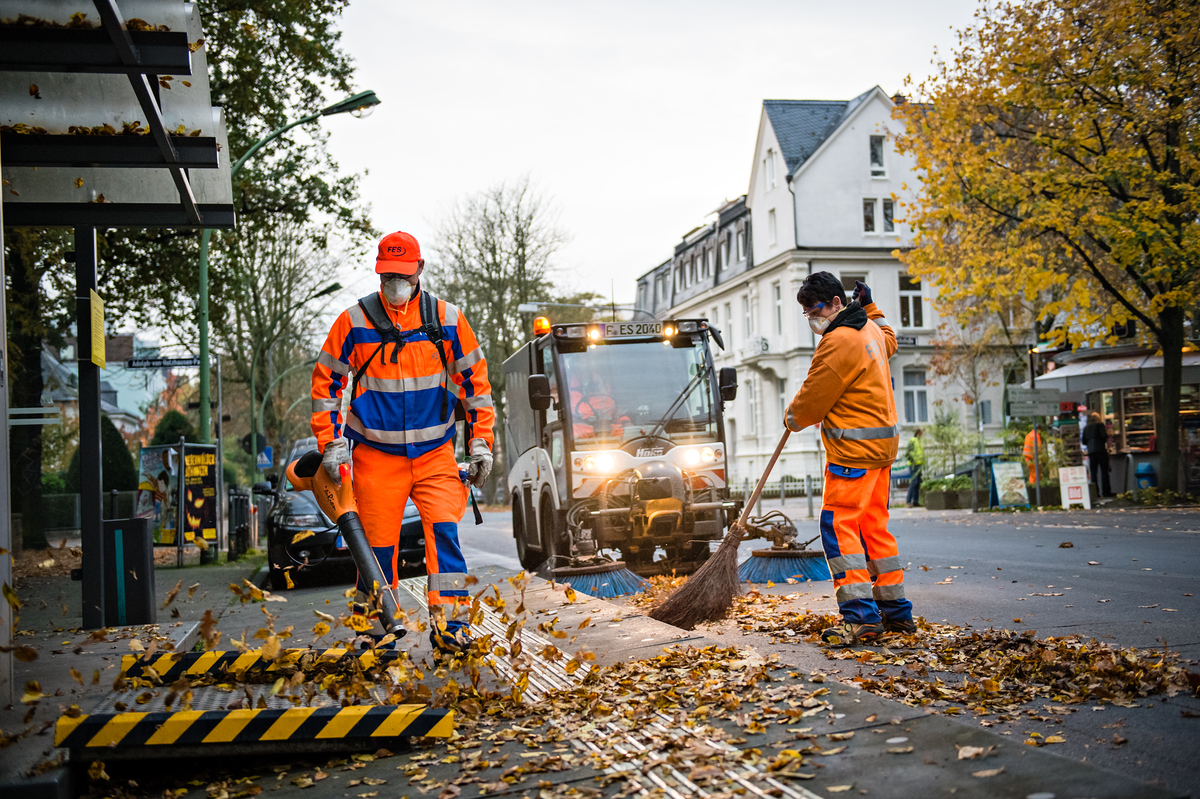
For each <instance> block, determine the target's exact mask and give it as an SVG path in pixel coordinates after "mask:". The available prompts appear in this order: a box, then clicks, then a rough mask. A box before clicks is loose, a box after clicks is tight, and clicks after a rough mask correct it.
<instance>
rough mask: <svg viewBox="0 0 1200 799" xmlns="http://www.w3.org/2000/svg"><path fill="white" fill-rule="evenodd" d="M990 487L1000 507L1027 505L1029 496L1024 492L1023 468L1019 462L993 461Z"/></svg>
mask: <svg viewBox="0 0 1200 799" xmlns="http://www.w3.org/2000/svg"><path fill="white" fill-rule="evenodd" d="M992 486H993V487H994V490H995V492H996V499H997V504H998V505H1000V506H1004V505H1028V504H1029V494H1028V493H1026V490H1025V468H1024V466H1022V464H1021V463H1020V461H1015V462H1000V461H993V462H992Z"/></svg>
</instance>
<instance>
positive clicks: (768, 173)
mask: <svg viewBox="0 0 1200 799" xmlns="http://www.w3.org/2000/svg"><path fill="white" fill-rule="evenodd" d="M763 179H764V180H766V182H767V188H768V189H773V188H775V151H774V150H772V149H768V150H767V157H766V158H764V159H763Z"/></svg>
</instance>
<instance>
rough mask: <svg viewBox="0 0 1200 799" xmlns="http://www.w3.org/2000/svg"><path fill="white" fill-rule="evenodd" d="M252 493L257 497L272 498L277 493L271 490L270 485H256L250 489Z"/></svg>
mask: <svg viewBox="0 0 1200 799" xmlns="http://www.w3.org/2000/svg"><path fill="white" fill-rule="evenodd" d="M250 493H251V494H254V495H255V496H256V497H257V496H268V497H269V496H271V495H272V494H274V493H275V489H273V488H271V484H270V483H265V482H264V483H255V484H254V485H253V486H251V487H250Z"/></svg>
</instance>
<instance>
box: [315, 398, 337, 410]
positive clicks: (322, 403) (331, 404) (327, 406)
mask: <svg viewBox="0 0 1200 799" xmlns="http://www.w3.org/2000/svg"><path fill="white" fill-rule="evenodd" d="M341 407H342V401H341V400H340V399H337V398H333V399H315V400H313V401H312V412H313V413H325V412H327V411H336V410H340V409H341Z"/></svg>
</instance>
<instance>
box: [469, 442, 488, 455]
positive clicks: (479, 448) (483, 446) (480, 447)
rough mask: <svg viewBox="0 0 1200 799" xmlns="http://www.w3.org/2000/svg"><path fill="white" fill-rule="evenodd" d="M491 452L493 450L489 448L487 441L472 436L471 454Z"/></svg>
mask: <svg viewBox="0 0 1200 799" xmlns="http://www.w3.org/2000/svg"><path fill="white" fill-rule="evenodd" d="M489 453H491V450H490V449H488V445H487V442H486V441H484V440H483V439H482V438H472V439H471V454H472V455H487V454H489Z"/></svg>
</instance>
